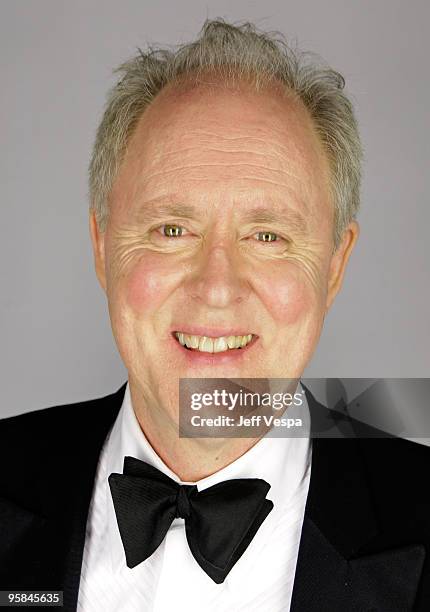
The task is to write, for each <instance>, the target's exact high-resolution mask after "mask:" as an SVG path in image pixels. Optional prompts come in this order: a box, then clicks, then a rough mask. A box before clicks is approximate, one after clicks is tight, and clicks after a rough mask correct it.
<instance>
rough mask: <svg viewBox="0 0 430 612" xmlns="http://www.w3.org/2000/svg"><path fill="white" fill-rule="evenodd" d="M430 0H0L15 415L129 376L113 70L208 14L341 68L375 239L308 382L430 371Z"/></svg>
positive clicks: (357, 264) (0, 367)
mask: <svg viewBox="0 0 430 612" xmlns="http://www.w3.org/2000/svg"><path fill="white" fill-rule="evenodd" d="M429 7H430V5H429V3H428V2H427V1H426V0H422V1H418V0H415V1H413V0H412V1H411V2H405V1H404V0H403V1H399V0H379V1H378V0H366V1H360V2H359V1H352V0H350V1H349V2H346V1H345V0H331V1H328V0H325V1H324V2H321V1H320V0H312V1H310V0H307V1H306V0H290V1H288V0H265V1H264V2H254V1H250V0H236V1H235V2H234V3H233V2H231V0H228V1H213V2H202V1H197V0H196V1H192V0H181V1H180V2H175V1H173V0H168V1H167V0H157V1H156V2H155V1H149V0H148V1H142V0H141V1H138V0H134V1H131V0H128V1H126V0H125V1H123V2H116V1H114V0H109V1H106V0H102V1H101V0H100V1H94V0H93V1H91V2H88V0H80V1H76V0H75V1H74V2H65V1H60V2H59V1H58V0H37V1H35V0H33V2H16V1H14V0H9V1H6V0H2V2H1V4H0V57H1V61H2V69H1V85H0V88H1V110H0V122H1V126H0V130H1V132H0V133H1V138H2V146H1V150H0V155H1V192H2V205H1V206H2V232H1V236H2V240H1V258H0V266H1V304H0V306H1V330H0V332H1V347H2V348H1V364H0V371H1V373H2V401H1V404H0V415H1V416H7V415H12V414H15V413H19V412H26V411H29V410H34V409H37V408H43V407H47V406H49V405H53V404H59V403H68V402H75V401H79V400H83V399H88V398H91V397H95V396H99V395H105V394H107V393H110V392H112V391H114V390H116V389H117V388H118V387H119V386H120V385H121V384H122V382H123V381H124V380H125V379H126V374H125V370H124V367H123V366H122V363H121V361H120V358H119V356H118V355H117V352H116V348H115V345H114V342H113V339H112V335H111V330H110V324H109V318H108V312H107V307H106V302H105V297H104V294H103V293H102V291H101V289H100V288H99V286H98V284H97V280H96V277H95V273H94V271H93V262H92V254H91V248H90V241H89V235H88V229H87V184H86V177H87V164H88V159H89V155H90V149H91V145H92V141H93V137H94V134H95V130H96V126H97V123H98V121H99V120H100V117H101V113H102V108H103V104H104V96H105V93H106V91H107V89H108V87H109V86H110V85H111V84H112V83H113V82H114V81H113V77H112V76H111V69H112V68H113V67H114V66H116V65H117V64H118V63H120V62H121V61H123V60H124V59H126V58H128V57H129V56H130V55H132V54H134V53H135V50H136V47H137V46H141V47H142V46H145V45H146V43H161V44H175V43H180V42H185V41H188V40H190V39H192V38H193V37H194V36H195V35H196V34H197V32H198V31H199V30H200V28H201V26H202V24H203V21H204V19H205V18H207V17H210V18H214V17H224V18H227V19H230V20H233V21H237V20H240V21H241V20H250V21H253V22H255V23H256V24H257V25H258V26H259V27H261V28H263V29H269V30H270V29H278V30H282V31H283V32H284V33H285V34H286V35H287V36H288V37H289V38H290V39H297V41H298V42H299V43H300V45H301V46H302V47H303V48H306V49H309V50H312V51H316V52H318V53H320V54H321V55H322V56H323V57H324V58H325V59H326V60H327V61H328V62H329V63H330V64H331V65H332V66H333V67H335V68H337V69H338V70H339V71H340V72H342V73H343V74H344V76H345V77H346V80H347V87H348V90H349V91H350V92H351V93H352V94H353V99H354V101H355V104H356V109H357V114H358V119H359V122H360V126H361V133H362V137H363V141H364V146H365V151H366V162H365V169H364V170H365V176H364V184H363V190H362V212H361V216H360V222H361V229H362V233H361V237H360V240H359V243H358V245H357V247H356V250H355V252H354V254H353V256H352V260H351V262H350V265H349V269H348V274H347V278H346V281H345V284H344V287H343V290H342V292H341V294H340V295H339V296H338V298H337V301H336V303H335V304H334V306H333V308H332V310H331V312H330V313H329V315H328V317H327V319H326V325H325V329H324V332H323V336H322V338H321V341H320V344H319V346H318V349H317V351H316V354H315V356H314V358H313V361H312V363H311V365H310V367H309V368H308V369H307V371H306V373H305V374H306V376H308V377H320V376H322V377H326V376H327V377H341V378H342V377H351V378H353V377H370V378H380V377H427V376H429V366H430V351H429V323H428V319H429V255H428V249H429V241H428V232H429V227H430V207H429V198H428V188H427V184H428V174H429V168H430V165H429V122H428V108H430V100H429V79H428V75H429V72H428V62H429V57H430V42H429V37H428V35H427V28H428V24H429V21H430V9H429Z"/></svg>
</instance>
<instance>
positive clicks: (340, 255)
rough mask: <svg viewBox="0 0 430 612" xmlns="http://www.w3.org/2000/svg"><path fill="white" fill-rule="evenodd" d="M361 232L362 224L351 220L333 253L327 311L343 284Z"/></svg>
mask: <svg viewBox="0 0 430 612" xmlns="http://www.w3.org/2000/svg"><path fill="white" fill-rule="evenodd" d="M359 234H360V226H359V225H358V223H357V222H356V221H351V223H350V224H349V225H348V227H347V228H346V230H345V231H344V233H343V236H342V241H341V243H340V245H339V246H338V248H337V249H336V251H335V252H334V253H333V255H332V258H331V261H330V270H329V280H328V291H327V301H326V312H327V311H328V310H329V308H330V307H331V305H332V304H333V302H334V298H335V297H336V295H337V294H338V292H339V290H340V288H341V286H342V282H343V277H344V274H345V269H346V265H347V263H348V260H349V256H350V255H351V252H352V249H353V248H354V245H355V243H356V242H357V239H358V236H359Z"/></svg>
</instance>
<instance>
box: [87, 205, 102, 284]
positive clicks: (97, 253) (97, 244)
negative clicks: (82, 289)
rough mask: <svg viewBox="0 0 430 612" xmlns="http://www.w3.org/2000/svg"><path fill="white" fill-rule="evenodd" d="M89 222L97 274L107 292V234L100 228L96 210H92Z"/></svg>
mask: <svg viewBox="0 0 430 612" xmlns="http://www.w3.org/2000/svg"><path fill="white" fill-rule="evenodd" d="M89 222H90V236H91V242H92V245H93V254H94V265H95V269H96V274H97V278H98V279H99V283H100V285H101V287H102V289H103V291H105V292H106V268H105V234H104V232H101V231H100V229H99V226H98V223H97V219H96V215H95V213H94V211H91V212H90V218H89Z"/></svg>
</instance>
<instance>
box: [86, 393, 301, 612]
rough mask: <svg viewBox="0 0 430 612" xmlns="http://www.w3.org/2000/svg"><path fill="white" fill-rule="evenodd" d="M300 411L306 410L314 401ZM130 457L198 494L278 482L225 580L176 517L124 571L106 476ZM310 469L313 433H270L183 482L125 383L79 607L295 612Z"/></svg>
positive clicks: (94, 510) (104, 457) (91, 528)
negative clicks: (192, 545)
mask: <svg viewBox="0 0 430 612" xmlns="http://www.w3.org/2000/svg"><path fill="white" fill-rule="evenodd" d="M303 397H305V396H304V393H303ZM305 402H306V400H305ZM302 410H304V411H305V413H306V414H307V415H308V406H307V404H306V405H304V406H303V407H302ZM302 414H304V413H303V412H302ZM127 455H130V456H132V457H136V458H137V459H141V460H144V461H146V462H147V463H149V464H151V465H153V466H154V467H156V468H158V469H159V470H160V471H162V472H164V473H165V474H167V476H170V478H172V479H173V480H175V481H176V482H178V483H182V484H196V485H197V489H198V490H199V491H201V490H203V489H205V488H207V487H210V486H212V485H214V484H216V483H218V482H221V481H223V480H228V479H232V478H263V479H264V480H266V481H267V482H268V483H269V484H270V485H271V488H270V490H269V492H268V494H267V499H270V500H272V501H273V503H274V507H273V509H272V511H271V512H270V513H269V515H268V516H267V518H266V519H265V521H264V522H263V524H262V525H261V527H260V528H259V530H258V531H257V533H256V535H255V536H254V538H253V540H252V542H251V544H250V545H249V546H248V548H247V549H246V550H245V552H244V553H243V555H242V556H241V558H240V559H239V561H238V562H237V563H236V564H235V565H234V567H233V568H232V570H231V571H230V573H229V574H228V575H227V578H226V579H225V581H224V582H223V583H222V584H216V583H215V582H213V581H212V579H211V578H209V576H208V575H207V574H206V573H205V572H204V571H203V569H202V568H201V567H200V566H199V565H198V563H197V562H196V560H195V559H194V557H193V556H192V554H191V552H190V549H189V546H188V543H187V540H186V536H185V528H184V519H182V518H175V519H174V520H173V522H172V525H171V527H170V528H169V531H168V532H167V535H166V537H165V539H164V540H163V542H162V543H161V545H160V546H159V547H158V549H157V550H156V551H155V552H154V553H153V554H152V555H151V556H150V557H149V558H148V559H146V560H145V561H143V562H142V563H140V564H139V565H137V566H136V567H134V568H132V569H130V568H128V567H127V565H126V560H125V554H124V548H123V545H122V541H121V537H120V533H119V530H118V524H117V520H116V515H115V510H114V506H113V502H112V497H111V493H110V489H109V485H108V480H107V478H108V476H109V474H111V473H112V472H116V473H120V474H121V473H122V470H123V461H124V457H125V456H127ZM310 466H311V442H310V439H309V437H303V438H298V437H270V436H269V435H266V436H265V437H263V438H262V439H261V440H259V441H258V442H257V443H256V444H255V445H254V446H253V447H252V448H251V449H249V450H248V451H247V452H246V453H245V454H244V455H242V456H241V457H239V458H238V459H236V460H235V461H234V462H233V463H231V464H230V465H227V466H226V467H224V468H222V469H221V470H219V471H218V472H216V473H215V474H212V475H210V476H208V477H206V478H203V479H201V480H199V481H197V482H196V483H185V482H184V481H181V480H180V479H179V478H178V477H177V476H176V474H174V473H173V472H172V471H171V470H170V469H169V468H168V467H167V466H166V465H165V463H164V462H163V461H162V460H161V459H160V457H159V456H158V455H157V454H156V453H155V451H154V449H153V448H152V447H151V445H150V444H149V442H148V440H147V439H146V437H145V435H144V433H143V431H142V429H141V428H140V425H139V423H138V421H137V418H136V416H135V413H134V410H133V407H132V403H131V397H130V391H129V386H128V385H127V387H126V391H125V395H124V400H123V404H122V407H121V410H120V411H119V413H118V416H117V418H116V420H115V423H114V425H113V427H112V429H111V431H110V433H109V435H108V436H107V438H106V441H105V444H104V446H103V449H102V452H101V454H100V459H99V464H98V468H97V474H96V479H95V486H94V491H93V497H92V501H91V505H90V508H89V516H88V521H87V531H86V540H85V548H84V556H83V563H82V569H81V580H80V589H79V597H78V607H77V609H78V611H80V612H101V611H103V612H120V611H124V612H134V611H136V612H137V611H139V612H170V611H172V610H175V611H177V612H185V611H186V612H197V611H198V612H202V611H204V612H215V611H216V612H224V611H225V612H239V611H242V610H243V611H245V610H246V611H247V612H249V611H252V610H255V611H257V610H258V612H281V610H282V612H288V610H289V608H290V602H291V595H292V589H293V583H294V574H295V570H296V563H297V555H298V548H299V542H300V535H301V529H302V523H303V517H304V509H305V504H306V498H307V493H308V487H309V479H310Z"/></svg>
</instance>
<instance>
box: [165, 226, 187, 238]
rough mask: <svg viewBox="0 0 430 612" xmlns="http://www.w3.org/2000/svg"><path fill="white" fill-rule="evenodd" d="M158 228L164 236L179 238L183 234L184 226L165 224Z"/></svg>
mask: <svg viewBox="0 0 430 612" xmlns="http://www.w3.org/2000/svg"><path fill="white" fill-rule="evenodd" d="M159 229H160V230H161V233H162V235H163V236H165V237H166V238H180V237H181V236H183V235H184V229H185V228H184V227H182V226H181V225H174V224H166V225H161V227H160V228H159Z"/></svg>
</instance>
